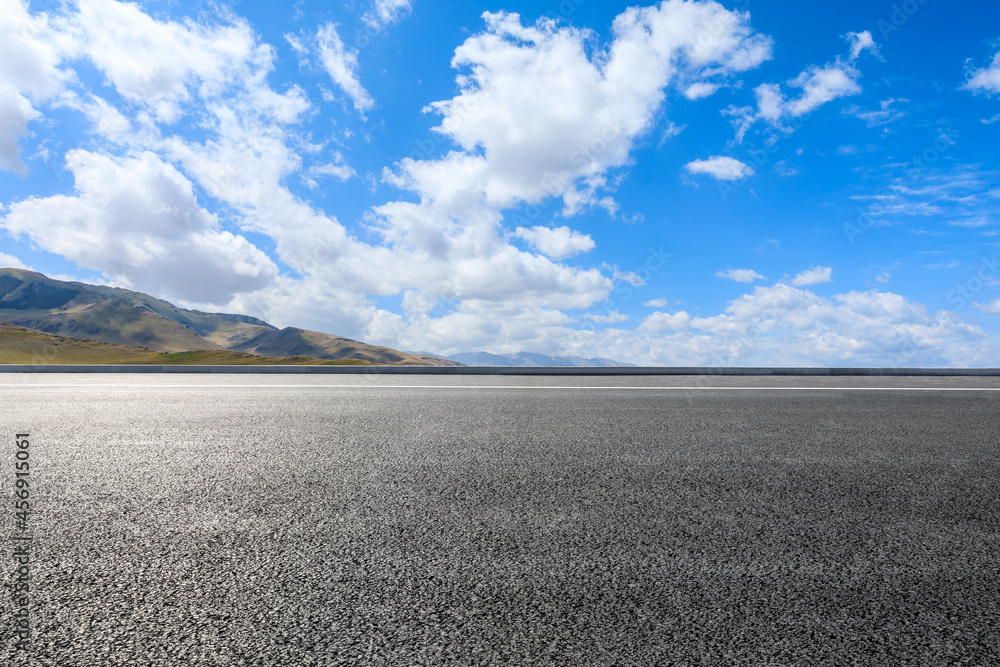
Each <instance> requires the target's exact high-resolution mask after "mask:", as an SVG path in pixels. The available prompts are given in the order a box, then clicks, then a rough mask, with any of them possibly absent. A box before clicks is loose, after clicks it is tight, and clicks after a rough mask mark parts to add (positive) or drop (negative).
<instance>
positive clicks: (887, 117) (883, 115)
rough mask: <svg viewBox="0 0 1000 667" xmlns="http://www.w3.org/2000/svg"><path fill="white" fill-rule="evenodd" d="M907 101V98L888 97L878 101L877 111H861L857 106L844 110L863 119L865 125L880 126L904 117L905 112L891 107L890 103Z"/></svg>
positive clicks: (870, 126)
mask: <svg viewBox="0 0 1000 667" xmlns="http://www.w3.org/2000/svg"><path fill="white" fill-rule="evenodd" d="M908 101H909V100H903V99H896V98H893V97H890V98H889V99H887V100H882V101H881V102H880V103H879V107H880V108H879V110H878V111H862V110H860V109H858V108H857V107H854V108H853V109H850V110H849V111H848V110H845V113H852V114H853V115H855V116H857V117H858V118H860V119H861V120H863V121H865V125H867V126H868V127H869V128H873V127H881V126H882V125H888V124H889V123H893V122H895V121H897V120H900V119H902V118H905V117H906V112H904V111H900V110H899V109H893V108H892V105H893V104H895V103H897V102H908Z"/></svg>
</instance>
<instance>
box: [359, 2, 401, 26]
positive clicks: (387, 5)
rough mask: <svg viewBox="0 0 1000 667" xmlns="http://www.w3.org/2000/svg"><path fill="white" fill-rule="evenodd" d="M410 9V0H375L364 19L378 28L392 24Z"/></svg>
mask: <svg viewBox="0 0 1000 667" xmlns="http://www.w3.org/2000/svg"><path fill="white" fill-rule="evenodd" d="M409 11H410V0H375V1H374V2H373V3H372V8H371V11H369V12H367V13H366V14H365V15H364V16H363V17H362V20H363V21H364V22H365V23H366V24H367V25H369V26H370V27H372V28H374V29H376V30H378V29H381V28H383V27H385V26H388V25H392V24H393V23H395V22H396V21H398V20H399V19H401V18H402V17H403V16H405V15H406V14H407V13H409Z"/></svg>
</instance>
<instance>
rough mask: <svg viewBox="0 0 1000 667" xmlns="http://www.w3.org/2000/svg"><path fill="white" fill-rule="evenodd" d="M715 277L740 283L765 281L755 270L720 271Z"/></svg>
mask: <svg viewBox="0 0 1000 667" xmlns="http://www.w3.org/2000/svg"><path fill="white" fill-rule="evenodd" d="M715 276H716V277H717V278H725V279H726V280H732V281H735V282H738V283H752V282H754V281H756V280H764V276H762V275H760V274H759V273H757V272H756V271H754V270H753V269H726V270H725V271H719V272H718V273H716V274H715Z"/></svg>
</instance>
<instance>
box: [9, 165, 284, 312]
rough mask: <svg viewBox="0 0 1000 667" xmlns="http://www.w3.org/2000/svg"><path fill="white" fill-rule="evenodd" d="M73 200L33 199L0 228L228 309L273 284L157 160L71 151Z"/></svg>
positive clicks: (126, 278) (272, 271)
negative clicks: (237, 298) (228, 304)
mask: <svg viewBox="0 0 1000 667" xmlns="http://www.w3.org/2000/svg"><path fill="white" fill-rule="evenodd" d="M67 164H68V167H69V169H70V170H71V171H72V172H73V176H74V179H75V181H76V191H77V194H76V195H75V196H65V195H57V196H53V197H47V198H42V199H38V198H30V199H27V200H23V201H20V202H17V203H15V204H13V205H11V206H10V207H9V211H8V212H7V214H6V215H5V216H4V217H3V218H2V219H0V226H2V227H3V228H4V229H5V230H6V231H7V232H8V233H10V234H11V235H12V236H15V237H21V236H26V237H28V238H29V239H30V240H31V242H32V243H33V244H34V245H35V246H37V247H38V248H41V249H43V250H46V251H48V252H52V253H56V254H59V255H62V256H63V257H66V258H67V259H69V260H71V261H74V262H76V263H77V264H78V265H79V266H81V267H83V268H87V269H93V270H97V271H101V272H102V273H104V274H105V275H106V276H109V277H111V278H112V279H114V280H117V281H120V282H122V283H124V284H127V285H131V286H134V287H136V288H138V289H142V290H145V291H150V292H152V293H153V294H161V295H164V296H167V297H173V298H179V299H183V300H187V301H193V302H202V303H225V302H227V301H229V300H230V299H231V298H232V297H233V295H234V294H235V293H237V292H246V291H252V290H257V289H260V288H263V287H265V286H267V284H268V283H269V282H270V281H271V280H273V279H274V277H275V276H276V275H277V267H276V266H275V265H274V263H273V262H272V261H271V260H270V259H269V258H268V257H267V255H265V254H264V253H263V252H261V251H260V250H259V249H257V248H256V247H254V246H253V245H252V244H251V243H250V242H249V241H247V240H246V239H245V238H244V237H242V236H238V235H234V234H232V233H230V232H228V231H224V230H222V229H221V227H220V225H219V223H218V220H217V219H216V218H215V216H213V215H211V214H210V213H208V212H207V211H205V210H204V209H203V208H200V207H199V206H198V204H197V200H196V199H195V196H194V193H193V191H192V185H191V182H190V181H188V180H187V179H186V178H185V177H184V176H183V175H182V174H181V173H180V172H178V171H177V170H176V169H175V168H174V167H173V166H171V165H169V164H167V163H165V162H163V161H162V160H160V159H159V158H158V157H157V156H155V155H153V154H152V153H143V154H142V155H140V156H138V157H135V158H117V159H116V158H112V157H109V156H105V155H99V154H96V153H91V152H88V151H83V150H75V151H71V152H70V153H69V154H68V155H67Z"/></svg>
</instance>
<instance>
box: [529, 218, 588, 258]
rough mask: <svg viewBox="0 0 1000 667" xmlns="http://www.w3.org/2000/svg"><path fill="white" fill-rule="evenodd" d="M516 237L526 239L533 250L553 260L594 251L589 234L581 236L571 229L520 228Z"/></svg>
mask: <svg viewBox="0 0 1000 667" xmlns="http://www.w3.org/2000/svg"><path fill="white" fill-rule="evenodd" d="M514 236H517V237H519V238H522V239H524V240H525V241H527V242H528V243H530V244H531V246H532V247H533V248H535V249H536V250H538V251H539V252H541V253H543V254H545V255H546V256H548V257H551V258H552V259H557V260H558V259H566V258H568V257H573V256H574V255H578V254H580V253H582V252H589V251H590V250H593V249H594V246H595V243H594V240H593V239H592V238H590V235H589V234H581V233H580V232H578V231H575V230H572V229H570V228H569V227H565V226H564V227H556V228H550V227H531V228H524V227H518V228H517V229H516V230H514Z"/></svg>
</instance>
